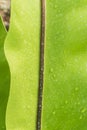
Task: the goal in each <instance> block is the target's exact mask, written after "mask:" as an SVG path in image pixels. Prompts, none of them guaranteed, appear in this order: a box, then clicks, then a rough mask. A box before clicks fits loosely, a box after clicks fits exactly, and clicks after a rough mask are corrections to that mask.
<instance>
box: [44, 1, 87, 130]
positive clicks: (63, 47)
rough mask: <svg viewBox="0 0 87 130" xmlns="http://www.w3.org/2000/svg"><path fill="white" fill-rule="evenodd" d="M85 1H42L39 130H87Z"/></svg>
mask: <svg viewBox="0 0 87 130" xmlns="http://www.w3.org/2000/svg"><path fill="white" fill-rule="evenodd" d="M86 5H87V1H86V0H84V1H83V0H80V1H79V0H67V1H66V0H50V1H49V0H47V1H46V46H45V70H44V71H45V73H44V93H43V112H42V130H87V123H86V122H87V6H86Z"/></svg>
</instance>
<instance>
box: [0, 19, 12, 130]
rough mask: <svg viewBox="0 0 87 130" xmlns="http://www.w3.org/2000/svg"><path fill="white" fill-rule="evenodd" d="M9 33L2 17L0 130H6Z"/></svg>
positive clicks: (0, 38)
mask: <svg viewBox="0 0 87 130" xmlns="http://www.w3.org/2000/svg"><path fill="white" fill-rule="evenodd" d="M6 35H7V32H6V30H5V27H4V25H3V23H2V19H1V17H0V130H5V129H6V126H5V116H6V115H5V114H6V106H7V101H8V95H9V86H10V71H9V67H8V63H7V61H6V57H5V53H4V41H5V38H6Z"/></svg>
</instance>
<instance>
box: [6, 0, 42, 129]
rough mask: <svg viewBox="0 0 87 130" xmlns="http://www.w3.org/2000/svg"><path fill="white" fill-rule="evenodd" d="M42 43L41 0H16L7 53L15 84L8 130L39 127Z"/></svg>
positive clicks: (8, 110)
mask: <svg viewBox="0 0 87 130" xmlns="http://www.w3.org/2000/svg"><path fill="white" fill-rule="evenodd" d="M39 44H40V0H33V1H32V0H24V1H21V0H16V1H15V0H12V2H11V20H10V30H9V32H8V35H7V39H6V44H5V53H6V57H7V59H8V63H9V65H10V71H11V86H10V95H9V101H8V107H7V114H6V127H7V130H35V129H36V117H37V100H38V81H39Z"/></svg>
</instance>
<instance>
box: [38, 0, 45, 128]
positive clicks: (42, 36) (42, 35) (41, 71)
mask: <svg viewBox="0 0 87 130" xmlns="http://www.w3.org/2000/svg"><path fill="white" fill-rule="evenodd" d="M44 44H45V0H41V30H40V69H39V89H38V107H37V121H36V130H41V115H42V96H43V78H44Z"/></svg>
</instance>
